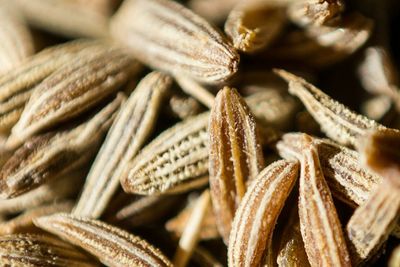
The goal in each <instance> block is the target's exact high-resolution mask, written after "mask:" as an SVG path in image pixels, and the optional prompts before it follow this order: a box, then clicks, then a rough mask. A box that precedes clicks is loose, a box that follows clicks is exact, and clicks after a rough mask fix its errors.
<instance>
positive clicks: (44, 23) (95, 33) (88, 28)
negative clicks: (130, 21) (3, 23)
mask: <svg viewBox="0 0 400 267" xmlns="http://www.w3.org/2000/svg"><path fill="white" fill-rule="evenodd" d="M14 2H15V4H16V5H17V6H18V9H19V10H20V11H21V13H22V14H23V16H24V18H25V19H26V20H27V21H28V23H29V24H31V25H33V26H35V27H37V28H41V29H44V30H47V31H50V32H54V33H57V34H61V35H64V36H67V37H104V36H107V35H108V25H107V23H108V20H107V18H106V17H105V16H104V15H101V14H99V13H98V12H93V11H91V10H90V9H88V8H82V7H81V6H80V5H78V4H76V3H74V1H70V0H15V1H14Z"/></svg>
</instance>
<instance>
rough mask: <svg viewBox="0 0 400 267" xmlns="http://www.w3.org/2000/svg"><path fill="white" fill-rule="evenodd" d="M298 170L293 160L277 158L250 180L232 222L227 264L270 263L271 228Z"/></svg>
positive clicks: (252, 264)
mask: <svg viewBox="0 0 400 267" xmlns="http://www.w3.org/2000/svg"><path fill="white" fill-rule="evenodd" d="M298 172H299V164H298V163H297V162H291V161H286V160H280V161H277V162H274V163H272V164H271V165H269V166H268V167H267V168H265V169H264V170H262V171H261V173H260V174H259V175H258V176H257V177H256V178H255V179H254V180H253V182H252V184H251V185H250V186H249V188H248V190H247V192H246V194H245V196H244V198H243V200H242V202H241V203H240V206H239V208H238V209H237V211H236V213H235V219H234V221H233V223H232V230H231V233H230V237H229V247H228V264H229V266H247V267H250V266H259V265H260V264H261V263H263V261H264V263H265V264H266V265H267V266H273V265H271V264H272V261H273V259H272V257H271V255H272V253H271V252H272V251H271V250H272V247H271V242H272V234H273V230H274V227H275V224H276V221H277V219H278V216H279V214H280V212H281V210H282V208H283V206H284V204H285V201H286V199H287V197H288V196H289V194H290V192H291V190H292V188H293V186H294V184H295V182H296V180H297V177H298ZM265 257H266V258H267V259H266V260H265V259H264V258H265Z"/></svg>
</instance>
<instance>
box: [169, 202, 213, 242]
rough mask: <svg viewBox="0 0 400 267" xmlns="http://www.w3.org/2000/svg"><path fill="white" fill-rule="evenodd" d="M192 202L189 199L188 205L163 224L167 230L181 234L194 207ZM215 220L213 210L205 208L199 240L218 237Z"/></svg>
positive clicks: (177, 235)
mask: <svg viewBox="0 0 400 267" xmlns="http://www.w3.org/2000/svg"><path fill="white" fill-rule="evenodd" d="M193 202H194V201H190V200H189V203H188V205H187V206H186V207H185V208H184V209H183V210H182V211H181V212H180V213H179V214H178V215H177V216H176V217H174V218H172V219H170V220H168V221H167V223H166V224H165V228H166V229H167V230H168V231H169V232H172V233H173V234H174V235H175V236H176V237H180V236H182V233H183V230H184V228H185V226H186V225H187V224H188V220H189V216H190V214H192V213H193V211H194V209H195V205H194V203H193ZM215 220H216V219H215V215H214V212H213V210H212V209H207V211H206V213H205V214H204V219H203V223H202V225H201V229H200V233H199V238H200V239H201V240H208V239H216V238H219V237H220V235H219V233H218V229H217V224H216V221H215Z"/></svg>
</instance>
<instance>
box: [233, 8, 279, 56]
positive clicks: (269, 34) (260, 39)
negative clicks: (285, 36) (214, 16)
mask: <svg viewBox="0 0 400 267" xmlns="http://www.w3.org/2000/svg"><path fill="white" fill-rule="evenodd" d="M285 22H286V14H285V9H284V8H283V7H282V6H281V5H278V4H274V3H272V1H270V2H268V1H260V0H251V1H248V0H247V1H246V0H242V1H239V3H238V4H237V5H236V7H235V8H233V9H232V10H231V12H230V13H229V16H228V18H227V20H226V22H225V32H226V33H227V35H228V36H229V37H230V39H231V40H232V42H233V45H234V47H235V48H236V49H238V50H240V51H243V52H247V53H253V52H257V51H258V50H261V49H263V48H265V47H267V46H268V45H269V44H270V43H271V42H272V41H274V40H275V38H276V37H277V36H278V34H279V33H280V32H281V30H282V29H283V26H284V25H285Z"/></svg>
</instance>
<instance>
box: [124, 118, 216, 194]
mask: <svg viewBox="0 0 400 267" xmlns="http://www.w3.org/2000/svg"><path fill="white" fill-rule="evenodd" d="M208 117H209V113H208V112H207V113H203V114H200V115H197V116H195V117H192V118H190V119H187V120H185V121H183V122H181V123H178V124H176V125H175V126H173V127H171V128H169V129H168V130H166V131H164V132H163V133H161V134H160V135H159V136H158V137H157V138H155V139H154V140H153V141H152V142H151V143H150V144H148V145H147V146H146V147H144V148H143V150H142V151H141V152H140V153H139V154H138V155H137V156H136V157H135V158H134V160H133V161H132V163H130V164H128V166H127V168H126V169H125V170H126V172H125V173H124V174H123V176H121V184H122V187H123V188H124V190H125V191H126V192H130V193H136V194H148V195H150V194H154V193H163V192H167V191H168V190H172V189H175V190H177V189H179V188H180V187H181V188H182V187H184V189H187V188H185V187H186V184H188V183H189V186H190V184H191V183H192V182H196V180H198V178H201V177H204V175H206V174H207V171H208V149H207V139H208V136H207V130H206V129H207V123H208ZM205 183H207V180H206V181H205ZM203 184H204V183H203Z"/></svg>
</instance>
